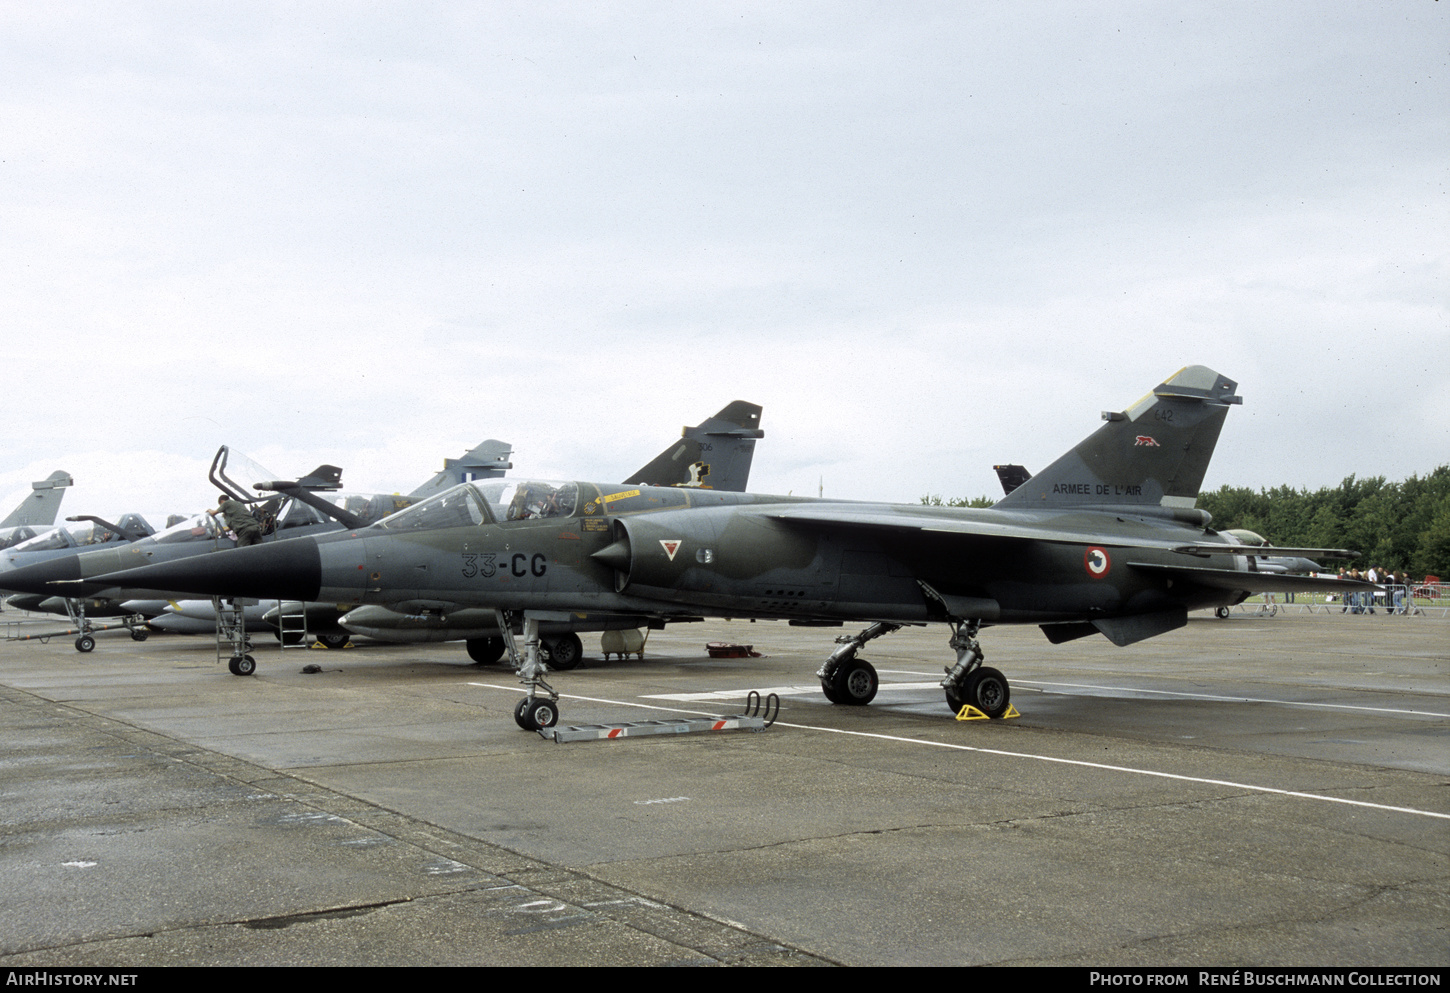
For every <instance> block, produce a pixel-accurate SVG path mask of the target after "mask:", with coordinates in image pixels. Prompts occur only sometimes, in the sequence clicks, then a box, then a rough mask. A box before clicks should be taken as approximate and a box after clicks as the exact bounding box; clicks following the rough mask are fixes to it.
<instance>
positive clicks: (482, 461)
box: [408, 438, 514, 500]
mask: <svg viewBox="0 0 1450 993" xmlns="http://www.w3.org/2000/svg"><path fill="white" fill-rule="evenodd" d="M513 453H514V446H513V445H510V444H509V443H508V442H506V441H498V440H497V439H494V438H490V439H488V440H487V441H485V442H483V443H482V444H480V445H478V446H477V447H475V448H470V449H469V450H468V451H467V452H464V453H463V456H462V457H461V458H456V459H444V460H443V468H442V470H440V471H439V472H438V474H437V475H435V476H434V477H433V478H432V479H430V480H428V482H426V483H424V484H423V485H422V486H420V487H418V488H417V489H416V490H414V491H413V492H412V493H410V494H408V495H409V496H411V497H413V498H414V499H417V500H424V499H427V498H428V497H430V496H432V495H433V494H435V493H442V492H443V491H444V490H447V489H452V488H453V487H455V486H457V485H458V484H459V483H471V482H473V481H474V480H475V479H497V478H499V477H500V476H502V475H504V474H505V473H507V472H508V471H509V470H510V469H512V468H513V467H514V464H513V463H512V462H510V461H509V456H510V455H512V454H513Z"/></svg>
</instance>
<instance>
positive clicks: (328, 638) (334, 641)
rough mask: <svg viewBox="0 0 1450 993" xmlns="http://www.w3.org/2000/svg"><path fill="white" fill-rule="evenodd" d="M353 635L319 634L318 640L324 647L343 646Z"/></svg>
mask: <svg viewBox="0 0 1450 993" xmlns="http://www.w3.org/2000/svg"><path fill="white" fill-rule="evenodd" d="M351 637H352V635H350V634H319V635H318V636H317V640H318V641H319V642H321V644H322V646H323V647H324V648H342V647H343V646H344V645H346V644H347V639H349V638H351Z"/></svg>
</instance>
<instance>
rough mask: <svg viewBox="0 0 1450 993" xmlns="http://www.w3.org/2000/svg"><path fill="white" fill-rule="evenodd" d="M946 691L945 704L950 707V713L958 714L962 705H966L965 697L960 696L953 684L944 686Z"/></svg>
mask: <svg viewBox="0 0 1450 993" xmlns="http://www.w3.org/2000/svg"><path fill="white" fill-rule="evenodd" d="M946 691H947V706H948V707H950V708H952V713H954V714H960V713H961V712H962V707H964V706H965V705H966V702H967V698H966V697H964V696H962V695H961V693H960V692H959V691H958V690H957V688H956V687H955V686H948V687H947V688H946Z"/></svg>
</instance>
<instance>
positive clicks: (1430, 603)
mask: <svg viewBox="0 0 1450 993" xmlns="http://www.w3.org/2000/svg"><path fill="white" fill-rule="evenodd" d="M1360 598H1361V599H1360V600H1359V602H1357V603H1356V602H1355V598H1354V597H1349V598H1348V599H1349V601H1350V602H1348V603H1346V602H1345V600H1344V599H1342V598H1340V597H1338V596H1335V595H1333V594H1328V593H1261V594H1258V595H1256V596H1251V597H1249V598H1248V599H1247V600H1245V601H1244V602H1243V603H1241V604H1239V605H1238V606H1236V607H1234V608H1233V611H1234V612H1235V613H1240V614H1248V615H1250V616H1258V617H1261V616H1264V615H1272V614H1276V613H1278V612H1279V611H1281V610H1282V611H1286V612H1289V611H1292V612H1294V613H1300V614H1305V613H1307V614H1316V613H1318V614H1368V613H1375V614H1405V615H1408V616H1411V617H1450V583H1411V584H1410V585H1409V586H1408V587H1405V586H1396V585H1390V586H1382V587H1381V588H1380V589H1379V590H1377V591H1376V592H1375V593H1374V594H1369V593H1362V594H1360ZM1397 599H1398V602H1397Z"/></svg>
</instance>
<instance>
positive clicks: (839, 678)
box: [827, 659, 881, 707]
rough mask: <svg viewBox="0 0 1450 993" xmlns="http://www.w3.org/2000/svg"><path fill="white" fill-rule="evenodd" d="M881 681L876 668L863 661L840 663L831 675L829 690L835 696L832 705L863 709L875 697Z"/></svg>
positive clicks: (855, 660) (852, 660)
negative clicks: (838, 704)
mask: <svg viewBox="0 0 1450 993" xmlns="http://www.w3.org/2000/svg"><path fill="white" fill-rule="evenodd" d="M880 685H881V680H880V679H878V678H877V676H876V667H875V666H873V665H872V664H871V663H870V662H867V661H866V660H865V659H851V660H850V661H847V662H842V663H841V664H840V665H839V666H837V667H836V671H835V672H833V673H831V689H832V690H834V691H835V696H834V697H830V693H827V696H828V697H830V699H831V702H832V703H844V704H849V705H850V706H853V707H864V706H865V705H866V704H868V703H870V702H871V701H872V700H873V699H875V697H876V690H877V689H878V688H879V687H880Z"/></svg>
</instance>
